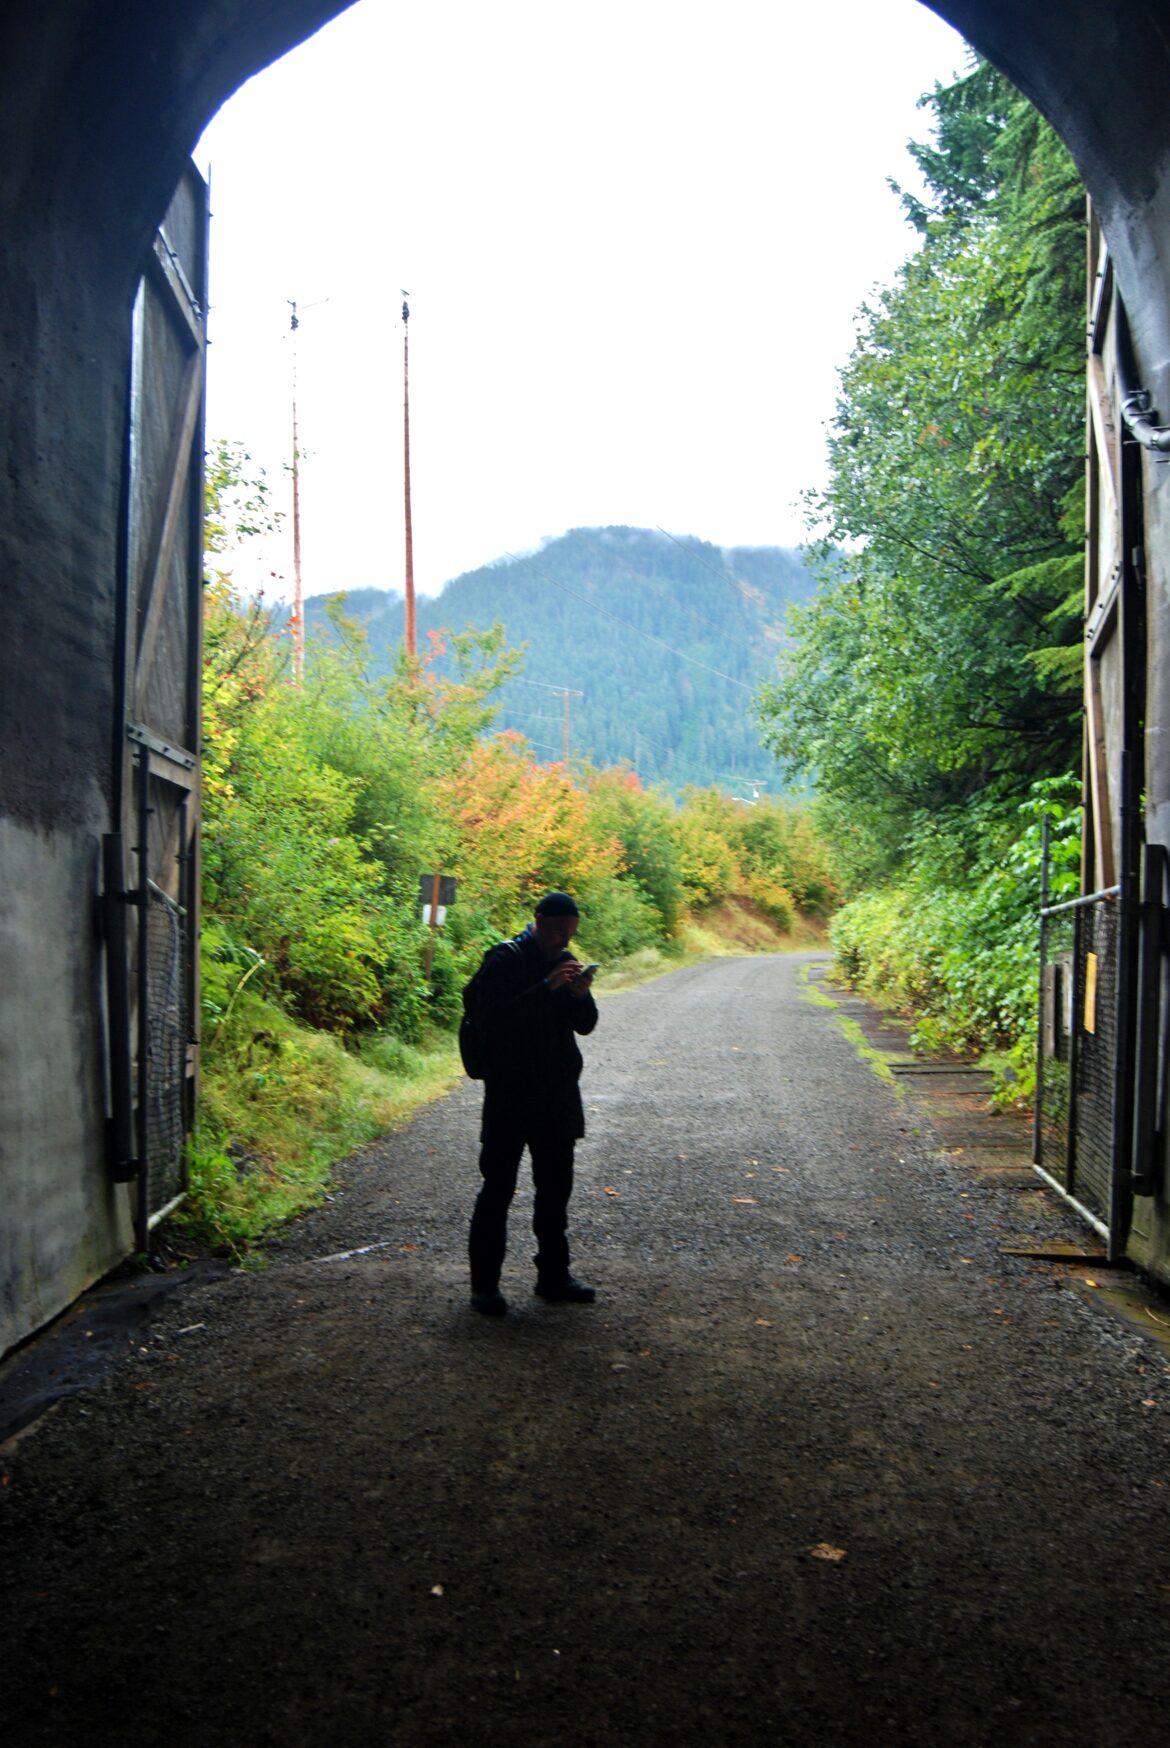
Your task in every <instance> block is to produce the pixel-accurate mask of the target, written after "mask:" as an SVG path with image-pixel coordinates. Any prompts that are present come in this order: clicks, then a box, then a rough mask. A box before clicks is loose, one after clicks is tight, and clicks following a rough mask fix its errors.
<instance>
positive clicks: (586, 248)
mask: <svg viewBox="0 0 1170 1748" xmlns="http://www.w3.org/2000/svg"><path fill="white" fill-rule="evenodd" d="M964 53H965V50H964V45H963V42H962V39H961V38H960V37H958V36H957V35H956V34H955V33H954V31H952V30H951V29H950V28H949V27H948V26H946V25H944V24H943V23H942V22H941V21H940V20H939V19H938V18H936V17H935V16H934V14H933V13H931V12H928V11H927V10H926V9H925V8H924V7H923V6H921V5H919V4H918V3H917V0H831V3H827V4H822V5H819V6H811V7H810V6H808V5H807V4H801V5H800V6H797V5H795V4H792V3H790V0H720V4H719V5H718V6H715V5H713V4H711V0H701V3H698V0H590V3H589V5H588V6H585V5H574V6H569V5H565V4H560V5H557V4H554V3H551V0H493V3H492V4H491V5H486V4H484V0H432V3H431V4H426V3H422V4H414V5H411V6H407V5H405V4H403V3H401V0H359V4H357V5H356V6H354V7H353V8H352V9H351V10H350V11H349V12H347V13H345V14H344V15H343V16H342V17H341V18H339V19H337V20H336V21H335V22H334V23H333V24H331V25H329V26H327V28H326V29H325V30H323V31H322V32H320V34H319V35H318V36H316V37H314V38H313V39H312V40H311V41H309V42H308V43H306V44H304V45H303V46H302V47H301V48H299V49H297V50H295V51H294V52H293V53H292V54H290V55H288V56H287V57H286V58H285V59H284V60H283V61H280V62H278V63H277V65H275V66H274V67H271V68H269V69H268V70H267V71H266V72H264V73H262V74H261V75H259V76H258V77H257V78H256V79H254V80H252V81H251V82H250V83H249V84H248V85H246V86H245V87H244V88H243V89H242V90H241V91H239V92H238V93H237V94H236V96H235V97H233V98H232V100H231V101H230V102H229V103H228V104H227V105H225V107H224V108H223V109H222V110H221V111H220V113H219V115H218V116H217V117H216V118H215V119H214V121H213V122H212V124H211V126H210V127H209V128H208V131H207V133H206V134H205V136H204V138H203V140H202V142H201V144H200V146H199V148H198V151H197V153H196V160H197V162H198V163H199V165H200V167H201V168H202V169H204V170H205V172H207V171H208V170H209V172H210V176H211V184H212V199H211V204H212V214H213V217H212V281H211V302H212V310H211V326H210V332H211V339H212V345H211V350H210V365H209V387H208V434H209V437H221V436H222V437H227V438H232V439H238V440H240V441H242V442H244V443H245V444H246V445H247V447H248V448H249V450H250V451H251V453H252V455H253V456H254V457H255V458H256V460H257V461H258V462H260V463H261V464H263V465H264V466H265V467H266V468H267V470H268V474H269V478H270V481H271V482H272V484H273V485H274V487H275V488H276V489H277V495H278V496H280V497H281V498H282V499H285V500H287V498H288V496H289V494H288V490H287V485H286V483H285V473H284V469H285V467H286V464H287V461H288V458H289V455H290V452H291V433H290V423H291V414H290V400H291V357H290V342H289V335H288V329H289V307H288V301H287V300H289V299H296V300H297V302H298V303H299V305H300V307H301V311H302V325H301V329H300V335H299V342H298V381H299V392H298V404H299V413H300V428H301V448H302V468H301V502H302V546H303V575H304V587H305V592H306V594H318V593H323V592H325V591H328V590H333V589H342V588H355V587H361V586H366V585H372V586H375V587H380V588H398V589H401V587H402V580H403V517H402V322H401V316H400V310H401V304H402V291H403V289H404V288H405V289H407V290H409V292H410V294H411V296H410V306H411V321H410V343H411V359H410V363H411V471H412V479H413V507H414V553H415V575H416V583H417V586H418V588H419V590H420V591H421V592H424V593H435V592H437V591H438V590H439V589H440V588H441V587H442V585H443V583H444V582H445V581H446V580H447V579H448V578H449V577H452V576H455V575H457V574H458V573H459V572H460V571H464V570H469V569H472V568H474V567H475V566H477V565H480V564H483V563H486V562H487V561H488V560H490V559H493V558H497V557H499V556H500V555H501V554H503V553H504V552H506V551H512V552H518V551H521V550H524V549H526V548H530V547H532V546H535V545H536V544H537V543H538V542H539V541H540V540H541V538H542V537H544V536H546V535H556V534H560V533H562V532H564V530H565V529H567V528H571V527H580V526H593V525H601V524H605V523H629V524H632V525H635V526H639V527H654V526H657V525H660V526H662V527H664V528H667V529H668V530H670V531H671V532H672V533H675V534H695V535H698V536H700V537H701V538H702V539H705V540H711V541H714V542H716V543H718V544H721V545H726V546H732V545H773V544H777V545H793V544H796V543H797V542H798V541H799V539H800V538H801V532H802V524H801V519H800V514H799V511H798V508H797V506H796V500H797V498H798V495H799V494H800V492H801V491H802V490H803V489H805V488H806V487H808V486H811V485H815V484H816V483H817V482H818V480H819V479H820V478H821V475H822V467H823V431H824V426H825V423H826V421H827V419H828V418H829V416H830V414H831V411H832V406H833V399H834V393H835V387H836V371H837V369H838V367H839V366H840V365H841V364H842V363H843V362H844V360H845V358H846V356H847V355H848V352H849V349H850V345H851V336H852V331H853V317H854V313H855V311H856V309H857V306H858V305H859V303H860V302H861V301H862V299H863V298H864V297H865V296H866V294H867V293H868V291H869V290H870V289H871V287H872V286H873V285H874V284H875V283H876V282H883V281H885V280H887V279H888V278H889V277H890V276H891V275H892V273H893V272H894V270H895V268H896V267H897V265H898V263H899V262H900V261H901V260H902V259H903V258H904V257H905V255H906V254H907V253H908V251H909V249H910V248H911V247H912V244H913V237H912V233H911V232H910V231H909V230H908V229H907V227H906V226H905V224H904V222H903V220H902V217H901V213H900V210H899V208H898V205H897V202H896V200H895V199H894V197H893V196H892V195H891V194H890V193H889V191H888V190H887V188H886V185H885V178H886V177H887V176H888V175H893V176H895V177H896V178H897V179H898V180H899V181H908V180H911V170H912V166H911V165H910V161H909V159H908V158H907V157H906V153H905V144H906V141H907V140H908V139H910V138H912V137H914V138H923V137H925V136H926V132H927V117H926V116H925V115H923V114H921V113H919V112H918V111H916V108H915V104H916V100H917V98H918V97H919V96H920V94H921V93H922V92H923V91H925V90H928V89H929V88H930V87H931V86H932V85H933V83H934V81H935V80H936V79H942V80H944V81H945V80H947V79H949V78H950V76H951V75H952V74H953V73H954V72H955V71H956V70H957V69H958V68H959V67H960V66H961V65H962V62H963V57H964ZM273 571H274V572H276V578H275V580H274V579H272V578H270V577H269V578H268V579H267V580H268V587H269V590H270V592H271V593H275V594H277V595H282V594H283V595H287V594H289V593H290V592H291V578H292V556H291V530H288V531H287V532H286V536H285V538H284V540H283V541H282V542H278V543H276V544H275V545H273V546H271V547H269V548H268V549H266V550H265V551H263V552H262V553H256V554H254V555H253V558H252V560H251V561H249V562H248V563H244V562H240V563H238V564H237V567H236V575H237V580H238V581H240V582H241V583H242V584H244V585H245V586H246V587H248V588H251V587H254V586H256V585H257V582H258V579H259V577H260V574H261V572H263V573H265V575H267V573H268V572H273Z"/></svg>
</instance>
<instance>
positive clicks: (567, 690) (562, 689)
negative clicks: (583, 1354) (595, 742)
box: [553, 686, 585, 770]
mask: <svg viewBox="0 0 1170 1748" xmlns="http://www.w3.org/2000/svg"><path fill="white" fill-rule="evenodd" d="M553 691H554V692H561V693H563V694H564V699H565V723H564V735H563V745H564V754H565V769H566V770H567V769H568V765H569V699H570V698H584V696H585V694H584V692H574V691H572V690H571V689H570V688H569V687H568V686H554V687H553Z"/></svg>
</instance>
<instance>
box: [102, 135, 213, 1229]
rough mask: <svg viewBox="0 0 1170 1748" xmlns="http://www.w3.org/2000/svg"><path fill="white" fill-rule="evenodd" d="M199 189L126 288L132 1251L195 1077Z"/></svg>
mask: <svg viewBox="0 0 1170 1748" xmlns="http://www.w3.org/2000/svg"><path fill="white" fill-rule="evenodd" d="M207 233H208V203H207V188H206V185H205V183H204V182H203V179H202V178H201V177H200V175H199V174H198V172H197V171H196V169H195V168H194V166H193V165H189V166H188V168H187V171H186V173H185V175H184V177H183V180H182V182H181V183H180V185H179V187H178V189H177V190H176V192H175V195H174V198H173V200H172V201H171V205H170V207H169V209H168V211H167V215H166V218H165V220H164V222H163V224H162V226H161V227H160V229H159V231H158V233H157V235H156V237H155V239H154V243H153V247H152V249H151V253H150V257H149V260H148V262H147V266H146V271H145V272H144V274H143V276H142V279H141V281H140V283H139V286H138V292H137V296H136V298H135V302H134V313H133V346H132V359H131V381H130V403H129V417H128V421H127V425H128V432H129V439H128V445H127V454H126V462H125V476H124V492H123V508H124V527H123V540H122V553H121V567H120V569H121V574H120V578H119V585H120V601H119V608H120V611H119V629H118V636H119V642H120V645H121V647H120V649H119V652H118V653H119V669H118V686H117V692H118V698H117V703H116V710H115V717H116V720H115V729H114V732H115V747H114V759H115V781H116V802H117V817H118V818H119V820H120V824H121V830H120V831H116V832H113V833H111V834H110V836H109V837H108V838H107V840H106V844H105V847H104V867H105V915H106V942H107V1013H108V1021H109V1060H110V1147H109V1157H110V1167H111V1172H112V1174H113V1176H114V1177H115V1178H116V1179H118V1180H121V1181H131V1182H134V1183H135V1184H136V1186H137V1195H136V1207H135V1227H136V1241H137V1244H138V1248H139V1249H140V1250H146V1249H147V1248H148V1245H149V1231H150V1228H151V1226H152V1225H153V1224H154V1223H155V1222H156V1221H157V1220H158V1219H159V1218H160V1217H161V1216H162V1215H163V1214H164V1213H165V1212H167V1211H168V1210H169V1209H170V1208H171V1207H173V1206H174V1204H175V1202H176V1201H177V1200H178V1199H179V1198H180V1197H181V1195H182V1193H183V1190H184V1187H185V1183H186V1159H185V1155H186V1136H187V1133H188V1131H189V1129H190V1126H191V1121H192V1118H193V1114H194V1106H195V1092H196V1048H197V1038H198V1033H197V1027H196V1015H197V1003H198V987H197V985H198V954H197V943H198V895H199V867H198V773H199V738H200V711H199V695H200V665H201V629H202V585H203V578H202V568H203V401H204V375H205V354H206V325H205V324H206V308H207Z"/></svg>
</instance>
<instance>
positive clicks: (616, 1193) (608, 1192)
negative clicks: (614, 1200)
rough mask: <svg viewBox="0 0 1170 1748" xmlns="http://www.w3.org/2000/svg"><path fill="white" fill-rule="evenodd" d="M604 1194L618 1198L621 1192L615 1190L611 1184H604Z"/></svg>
mask: <svg viewBox="0 0 1170 1748" xmlns="http://www.w3.org/2000/svg"><path fill="white" fill-rule="evenodd" d="M605 1193H606V1195H607V1196H620V1195H621V1193H622V1192H621V1191H620V1190H615V1189H614V1187H613V1185H612V1184H606V1186H605Z"/></svg>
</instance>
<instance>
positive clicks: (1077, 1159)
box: [1039, 899, 1121, 1220]
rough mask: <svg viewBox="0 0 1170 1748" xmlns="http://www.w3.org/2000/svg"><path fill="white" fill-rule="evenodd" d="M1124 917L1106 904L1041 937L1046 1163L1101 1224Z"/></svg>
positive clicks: (1067, 917) (1062, 919)
mask: <svg viewBox="0 0 1170 1748" xmlns="http://www.w3.org/2000/svg"><path fill="white" fill-rule="evenodd" d="M1120 941H1121V918H1120V913H1119V910H1118V907H1117V905H1116V904H1114V903H1111V902H1110V901H1109V900H1107V899H1102V900H1100V901H1099V902H1097V903H1095V904H1091V905H1086V906H1084V907H1083V908H1081V909H1078V910H1075V911H1065V912H1063V913H1062V914H1060V915H1058V916H1054V917H1049V918H1048V919H1047V922H1046V924H1045V927H1044V930H1043V934H1042V946H1041V978H1042V985H1043V990H1044V999H1043V1013H1042V1020H1041V1025H1042V1033H1043V1036H1042V1040H1041V1048H1042V1051H1043V1063H1042V1086H1041V1093H1040V1124H1039V1136H1040V1161H1039V1163H1040V1164H1041V1165H1042V1166H1043V1167H1044V1170H1045V1171H1046V1172H1047V1173H1048V1174H1049V1176H1050V1177H1053V1178H1055V1179H1056V1181H1057V1182H1058V1183H1059V1184H1061V1185H1062V1186H1063V1188H1064V1189H1065V1190H1066V1191H1067V1193H1068V1194H1069V1195H1071V1196H1075V1197H1076V1199H1077V1201H1078V1202H1080V1203H1082V1204H1083V1205H1084V1206H1085V1207H1086V1208H1088V1210H1089V1211H1090V1212H1091V1213H1093V1214H1096V1215H1097V1217H1098V1218H1099V1219H1101V1220H1107V1219H1108V1214H1109V1183H1110V1177H1111V1175H1112V1170H1113V1099H1114V1085H1113V1080H1114V1070H1115V1061H1116V1049H1117V971H1118V956H1119V949H1120Z"/></svg>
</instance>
